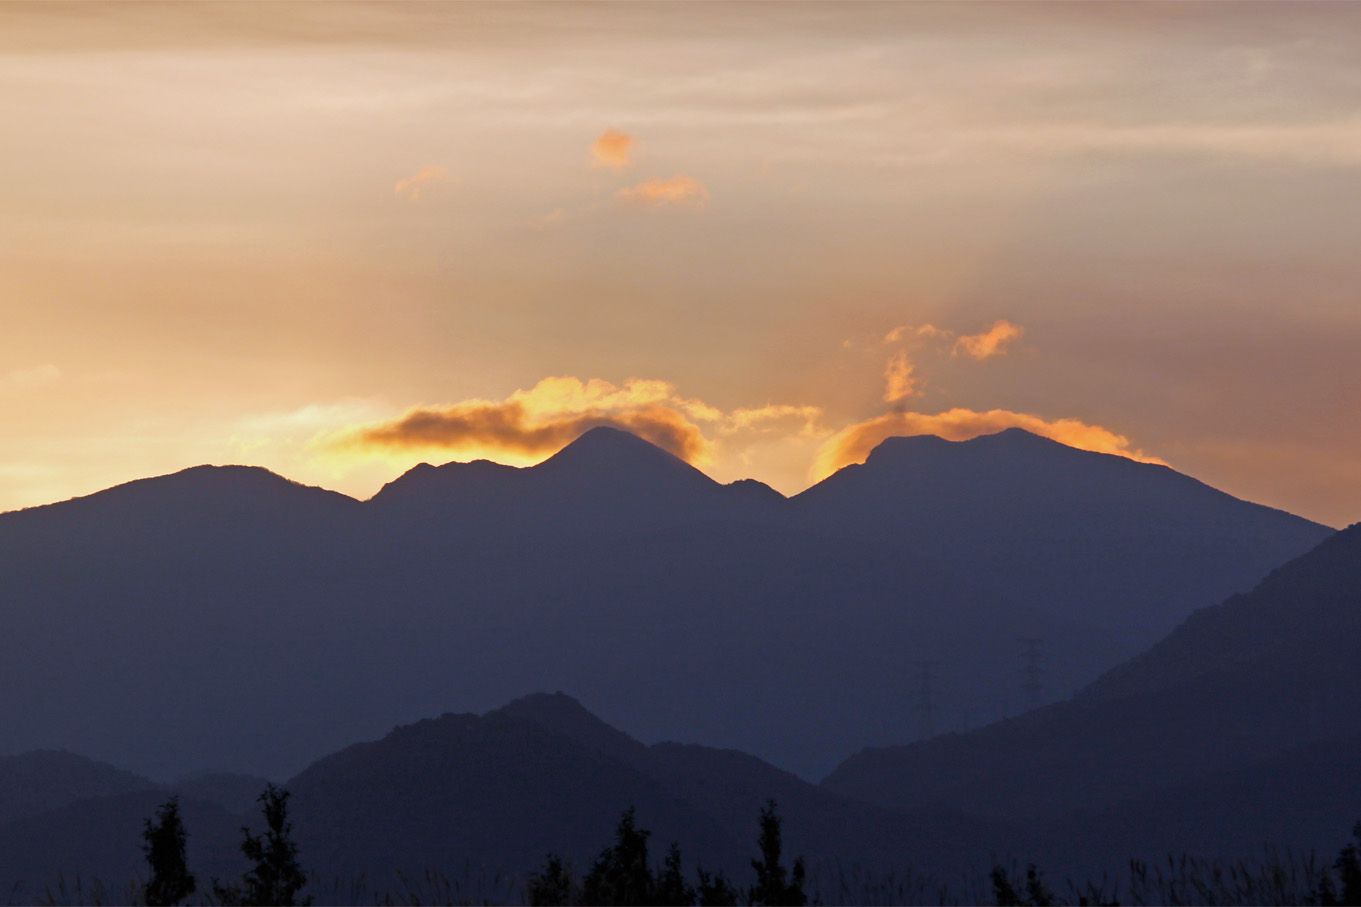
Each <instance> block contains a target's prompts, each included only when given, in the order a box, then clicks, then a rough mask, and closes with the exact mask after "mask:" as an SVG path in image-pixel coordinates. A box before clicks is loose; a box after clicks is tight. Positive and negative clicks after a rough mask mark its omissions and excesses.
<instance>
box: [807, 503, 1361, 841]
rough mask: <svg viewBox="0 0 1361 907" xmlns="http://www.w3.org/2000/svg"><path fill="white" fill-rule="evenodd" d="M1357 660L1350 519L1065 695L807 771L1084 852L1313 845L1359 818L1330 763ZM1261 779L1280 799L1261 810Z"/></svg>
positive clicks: (1352, 747) (1359, 591) (1355, 725)
mask: <svg viewBox="0 0 1361 907" xmlns="http://www.w3.org/2000/svg"><path fill="white" fill-rule="evenodd" d="M1358 664H1361V526H1355V527H1352V528H1351V529H1348V530H1345V531H1343V532H1341V533H1338V534H1337V535H1336V536H1334V537H1332V538H1330V539H1328V540H1327V541H1325V542H1324V543H1323V544H1322V545H1320V546H1319V547H1318V548H1316V549H1315V550H1314V551H1312V552H1310V553H1308V554H1306V555H1304V556H1303V557H1301V558H1299V559H1297V560H1295V561H1293V562H1292V563H1290V564H1287V565H1285V566H1284V567H1282V568H1280V569H1279V570H1277V571H1275V572H1274V573H1273V574H1272V575H1271V576H1270V577H1269V578H1268V579H1267V580H1265V581H1264V582H1262V583H1261V584H1260V585H1259V586H1258V587H1257V588H1256V589H1254V590H1253V591H1252V592H1250V593H1248V594H1245V595H1240V596H1236V597H1234V598H1231V599H1229V600H1228V601H1226V602H1224V603H1223V604H1221V605H1219V606H1216V607H1212V608H1207V609H1205V610H1203V611H1200V612H1198V613H1197V614H1195V615H1194V616H1193V617H1191V618H1190V619H1189V620H1187V621H1186V622H1185V623H1184V624H1182V625H1181V626H1180V627H1179V628H1178V629H1177V630H1176V632H1174V633H1173V634H1171V635H1170V636H1169V637H1168V638H1167V639H1166V640H1164V641H1162V642H1160V643H1159V644H1157V645H1156V646H1154V647H1153V648H1151V649H1150V650H1149V651H1148V652H1146V653H1145V654H1143V655H1141V656H1139V657H1137V658H1135V659H1132V660H1130V661H1129V662H1127V663H1125V664H1123V665H1121V666H1119V667H1118V668H1116V669H1114V670H1112V671H1111V672H1109V673H1108V674H1107V675H1106V676H1104V677H1103V678H1101V679H1100V680H1098V681H1097V682H1096V683H1094V684H1092V685H1091V686H1090V687H1089V688H1087V689H1086V690H1084V691H1083V692H1082V694H1081V695H1079V696H1077V697H1076V698H1075V699H1073V700H1072V701H1071V702H1065V703H1060V704H1056V705H1052V706H1050V707H1048V708H1045V709H1042V710H1040V711H1038V712H1034V713H1031V714H1029V715H1025V716H1022V717H1020V718H1017V719H1013V720H1011V721H1007V722H1002V723H1000V724H996V725H993V726H990V727H987V728H983V729H980V730H977V731H974V732H971V733H968V734H953V735H947V736H944V737H941V738H938V739H935V740H930V741H926V742H923V743H919V744H916V745H912V746H906V747H894V748H886V749H878V750H867V751H865V752H862V753H860V754H858V755H856V756H854V757H852V758H851V759H849V760H847V761H846V762H845V763H843V764H842V765H841V766H840V767H838V768H837V769H836V771H834V772H833V773H832V774H831V775H830V776H829V777H828V778H827V780H826V782H825V786H827V787H828V788H829V789H831V790H835V791H838V792H840V793H843V794H846V795H847V796H855V797H859V798H862V799H865V800H870V801H874V802H879V803H883V804H885V805H894V806H899V807H902V806H921V805H923V804H948V805H950V806H952V807H955V808H958V809H963V810H969V811H973V812H977V813H978V814H980V815H985V816H990V817H993V818H996V819H998V820H1005V821H1012V822H1021V821H1028V822H1031V823H1033V824H1036V825H1039V826H1041V827H1043V828H1047V829H1049V830H1050V834H1051V835H1052V837H1053V839H1054V840H1055V841H1066V842H1070V843H1071V842H1075V841H1076V842H1089V845H1088V846H1090V847H1091V848H1094V849H1096V850H1097V851H1099V849H1100V846H1101V844H1100V842H1101V841H1102V840H1107V841H1115V842H1118V845H1119V846H1118V847H1117V846H1116V845H1115V844H1112V845H1111V847H1110V848H1109V849H1108V850H1107V851H1106V852H1104V853H1101V852H1093V853H1090V854H1088V855H1087V859H1089V860H1091V861H1096V860H1099V859H1107V860H1109V859H1111V858H1113V856H1114V854H1116V853H1118V852H1119V847H1124V846H1129V845H1130V844H1131V843H1132V842H1135V841H1138V842H1142V847H1144V848H1146V849H1153V850H1154V853H1152V854H1151V855H1152V856H1155V857H1156V856H1158V851H1159V850H1160V849H1162V848H1176V847H1181V846H1185V845H1186V844H1187V842H1188V841H1196V842H1199V843H1200V849H1201V850H1202V851H1208V852H1212V853H1216V854H1228V855H1233V856H1251V855H1253V854H1252V853H1245V852H1244V848H1248V849H1250V850H1251V851H1253V852H1254V853H1257V852H1260V846H1261V845H1262V844H1263V843H1265V842H1267V841H1271V842H1273V843H1275V844H1277V845H1279V846H1293V847H1296V848H1306V849H1307V848H1309V847H1319V848H1323V847H1324V846H1326V845H1327V843H1328V842H1329V841H1335V840H1336V839H1338V838H1339V837H1340V836H1342V835H1344V834H1345V831H1346V828H1347V827H1348V826H1349V824H1350V822H1351V821H1354V819H1355V818H1356V817H1361V788H1358V787H1357V785H1356V784H1354V783H1351V781H1350V779H1349V778H1347V777H1343V776H1342V775H1340V774H1339V771H1338V769H1340V768H1341V767H1342V766H1345V765H1353V764H1355V762H1356V760H1358V759H1361V748H1358V746H1359V742H1361V710H1358V709H1357V707H1356V703H1357V702H1358V700H1361V672H1358V671H1357V669H1356V666H1357V665H1358ZM1343 774H1345V773H1343ZM1273 789H1274V790H1276V791H1277V792H1280V791H1281V790H1289V791H1290V794H1289V797H1288V798H1285V799H1286V800H1288V801H1289V803H1290V804H1293V806H1294V807H1295V808H1294V809H1293V810H1291V811H1289V812H1287V811H1286V810H1285V809H1282V811H1280V812H1276V811H1274V810H1272V809H1270V808H1269V807H1268V806H1267V805H1266V804H1269V803H1271V802H1274V801H1272V800H1271V799H1270V796H1271V792H1272V791H1273ZM1282 805H1284V804H1282ZM1348 816H1351V817H1352V818H1350V819H1349V818H1346V817H1348ZM1170 817H1175V821H1174V822H1173V821H1170ZM1339 823H1341V827H1339ZM1249 845H1251V846H1250V847H1249ZM1071 849H1072V848H1071V847H1070V850H1071ZM1051 850H1052V851H1053V852H1054V853H1055V854H1058V853H1062V848H1061V846H1060V845H1059V844H1057V843H1055V844H1053V845H1051ZM1126 855H1128V851H1127V852H1126Z"/></svg>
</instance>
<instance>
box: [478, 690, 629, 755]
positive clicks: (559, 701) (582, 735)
mask: <svg viewBox="0 0 1361 907" xmlns="http://www.w3.org/2000/svg"><path fill="white" fill-rule="evenodd" d="M483 717H484V718H503V719H510V720H513V721H522V722H525V723H528V724H532V725H534V726H535V727H538V728H540V729H542V730H545V731H549V732H550V733H553V734H558V735H560V736H562V737H565V738H567V739H569V740H571V741H573V742H574V743H576V744H577V745H578V746H582V747H585V748H586V749H588V750H591V751H592V752H595V753H599V754H601V755H606V756H610V757H613V758H616V759H625V760H627V759H629V758H630V757H632V756H634V755H636V754H637V753H639V752H641V751H642V750H643V749H644V747H643V745H642V744H641V743H639V742H638V741H637V740H634V739H633V738H632V737H630V736H629V735H628V734H625V733H624V732H623V731H620V730H617V729H616V728H614V727H612V726H610V725H609V724H606V723H605V722H604V721H602V720H600V718H599V717H597V716H596V715H595V714H594V713H593V712H591V711H590V710H589V709H587V708H586V707H585V706H584V705H582V704H581V703H580V702H578V701H577V700H576V699H574V698H573V697H571V696H569V695H567V694H566V693H563V692H561V691H558V692H556V693H532V694H530V695H528V696H522V697H521V698H519V699H516V700H513V701H511V702H508V703H506V704H505V705H503V706H501V707H500V708H499V709H494V710H492V711H490V712H488V713H487V714H486V715H484V716H483Z"/></svg>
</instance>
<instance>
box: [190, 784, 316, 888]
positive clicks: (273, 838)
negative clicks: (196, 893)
mask: <svg viewBox="0 0 1361 907" xmlns="http://www.w3.org/2000/svg"><path fill="white" fill-rule="evenodd" d="M259 802H260V806H261V810H262V812H263V813H264V816H265V827H266V830H265V835H264V837H263V838H261V837H257V836H255V835H253V834H251V832H250V829H249V828H243V829H241V833H242V834H243V835H245V840H243V841H242V842H241V852H242V853H244V854H245V855H246V859H248V860H250V861H251V862H252V863H253V864H254V866H252V867H251V869H250V870H249V871H248V872H247V873H246V874H245V876H243V877H242V879H241V882H240V883H239V884H237V885H229V886H222V885H218V884H217V882H216V881H214V882H213V894H214V896H216V897H217V899H218V900H219V901H221V902H222V903H223V904H225V905H238V904H250V905H271V907H295V905H307V904H311V903H312V899H311V898H310V897H307V898H301V899H300V898H299V897H298V893H299V892H300V891H301V890H302V888H303V886H305V885H306V884H307V876H306V875H305V874H304V873H303V871H302V867H301V866H300V865H299V864H298V845H297V844H295V843H294V842H293V837H292V836H293V823H291V822H289V821H288V791H286V790H280V789H279V788H277V787H275V786H274V785H273V784H271V785H269V786H268V787H266V788H265V791H264V793H262V794H260V797H259Z"/></svg>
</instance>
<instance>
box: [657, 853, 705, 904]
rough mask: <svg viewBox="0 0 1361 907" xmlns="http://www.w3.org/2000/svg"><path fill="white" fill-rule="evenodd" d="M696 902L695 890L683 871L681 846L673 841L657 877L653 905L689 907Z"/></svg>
mask: <svg viewBox="0 0 1361 907" xmlns="http://www.w3.org/2000/svg"><path fill="white" fill-rule="evenodd" d="M694 902H695V889H693V888H691V887H690V885H689V884H688V883H687V882H686V881H685V873H684V872H683V871H682V870H681V851H680V845H679V844H677V843H676V842H674V841H673V842H671V847H670V849H668V850H667V852H666V862H665V863H664V864H663V866H662V871H661V873H660V874H658V876H657V885H656V890H655V892H654V895H653V898H652V903H653V904H656V905H658V907H689V905H690V904H693V903H694Z"/></svg>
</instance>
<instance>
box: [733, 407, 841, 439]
mask: <svg viewBox="0 0 1361 907" xmlns="http://www.w3.org/2000/svg"><path fill="white" fill-rule="evenodd" d="M821 418H822V407H820V406H796V405H793V404H788V403H771V404H767V405H765V406H758V407H751V408H745V409H735V410H733V411H732V412H731V413H729V414H728V415H727V418H726V421H725V423H724V427H723V430H724V432H727V433H732V432H738V431H744V430H755V431H765V432H773V431H780V430H782V429H783V428H784V427H785V426H787V425H788V424H789V423H790V422H796V423H798V422H801V423H802V427H801V428H800V429H799V431H798V435H799V436H802V437H817V436H818V435H820V434H822V433H823V430H822V428H821V427H820V425H819V421H820V420H821Z"/></svg>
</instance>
